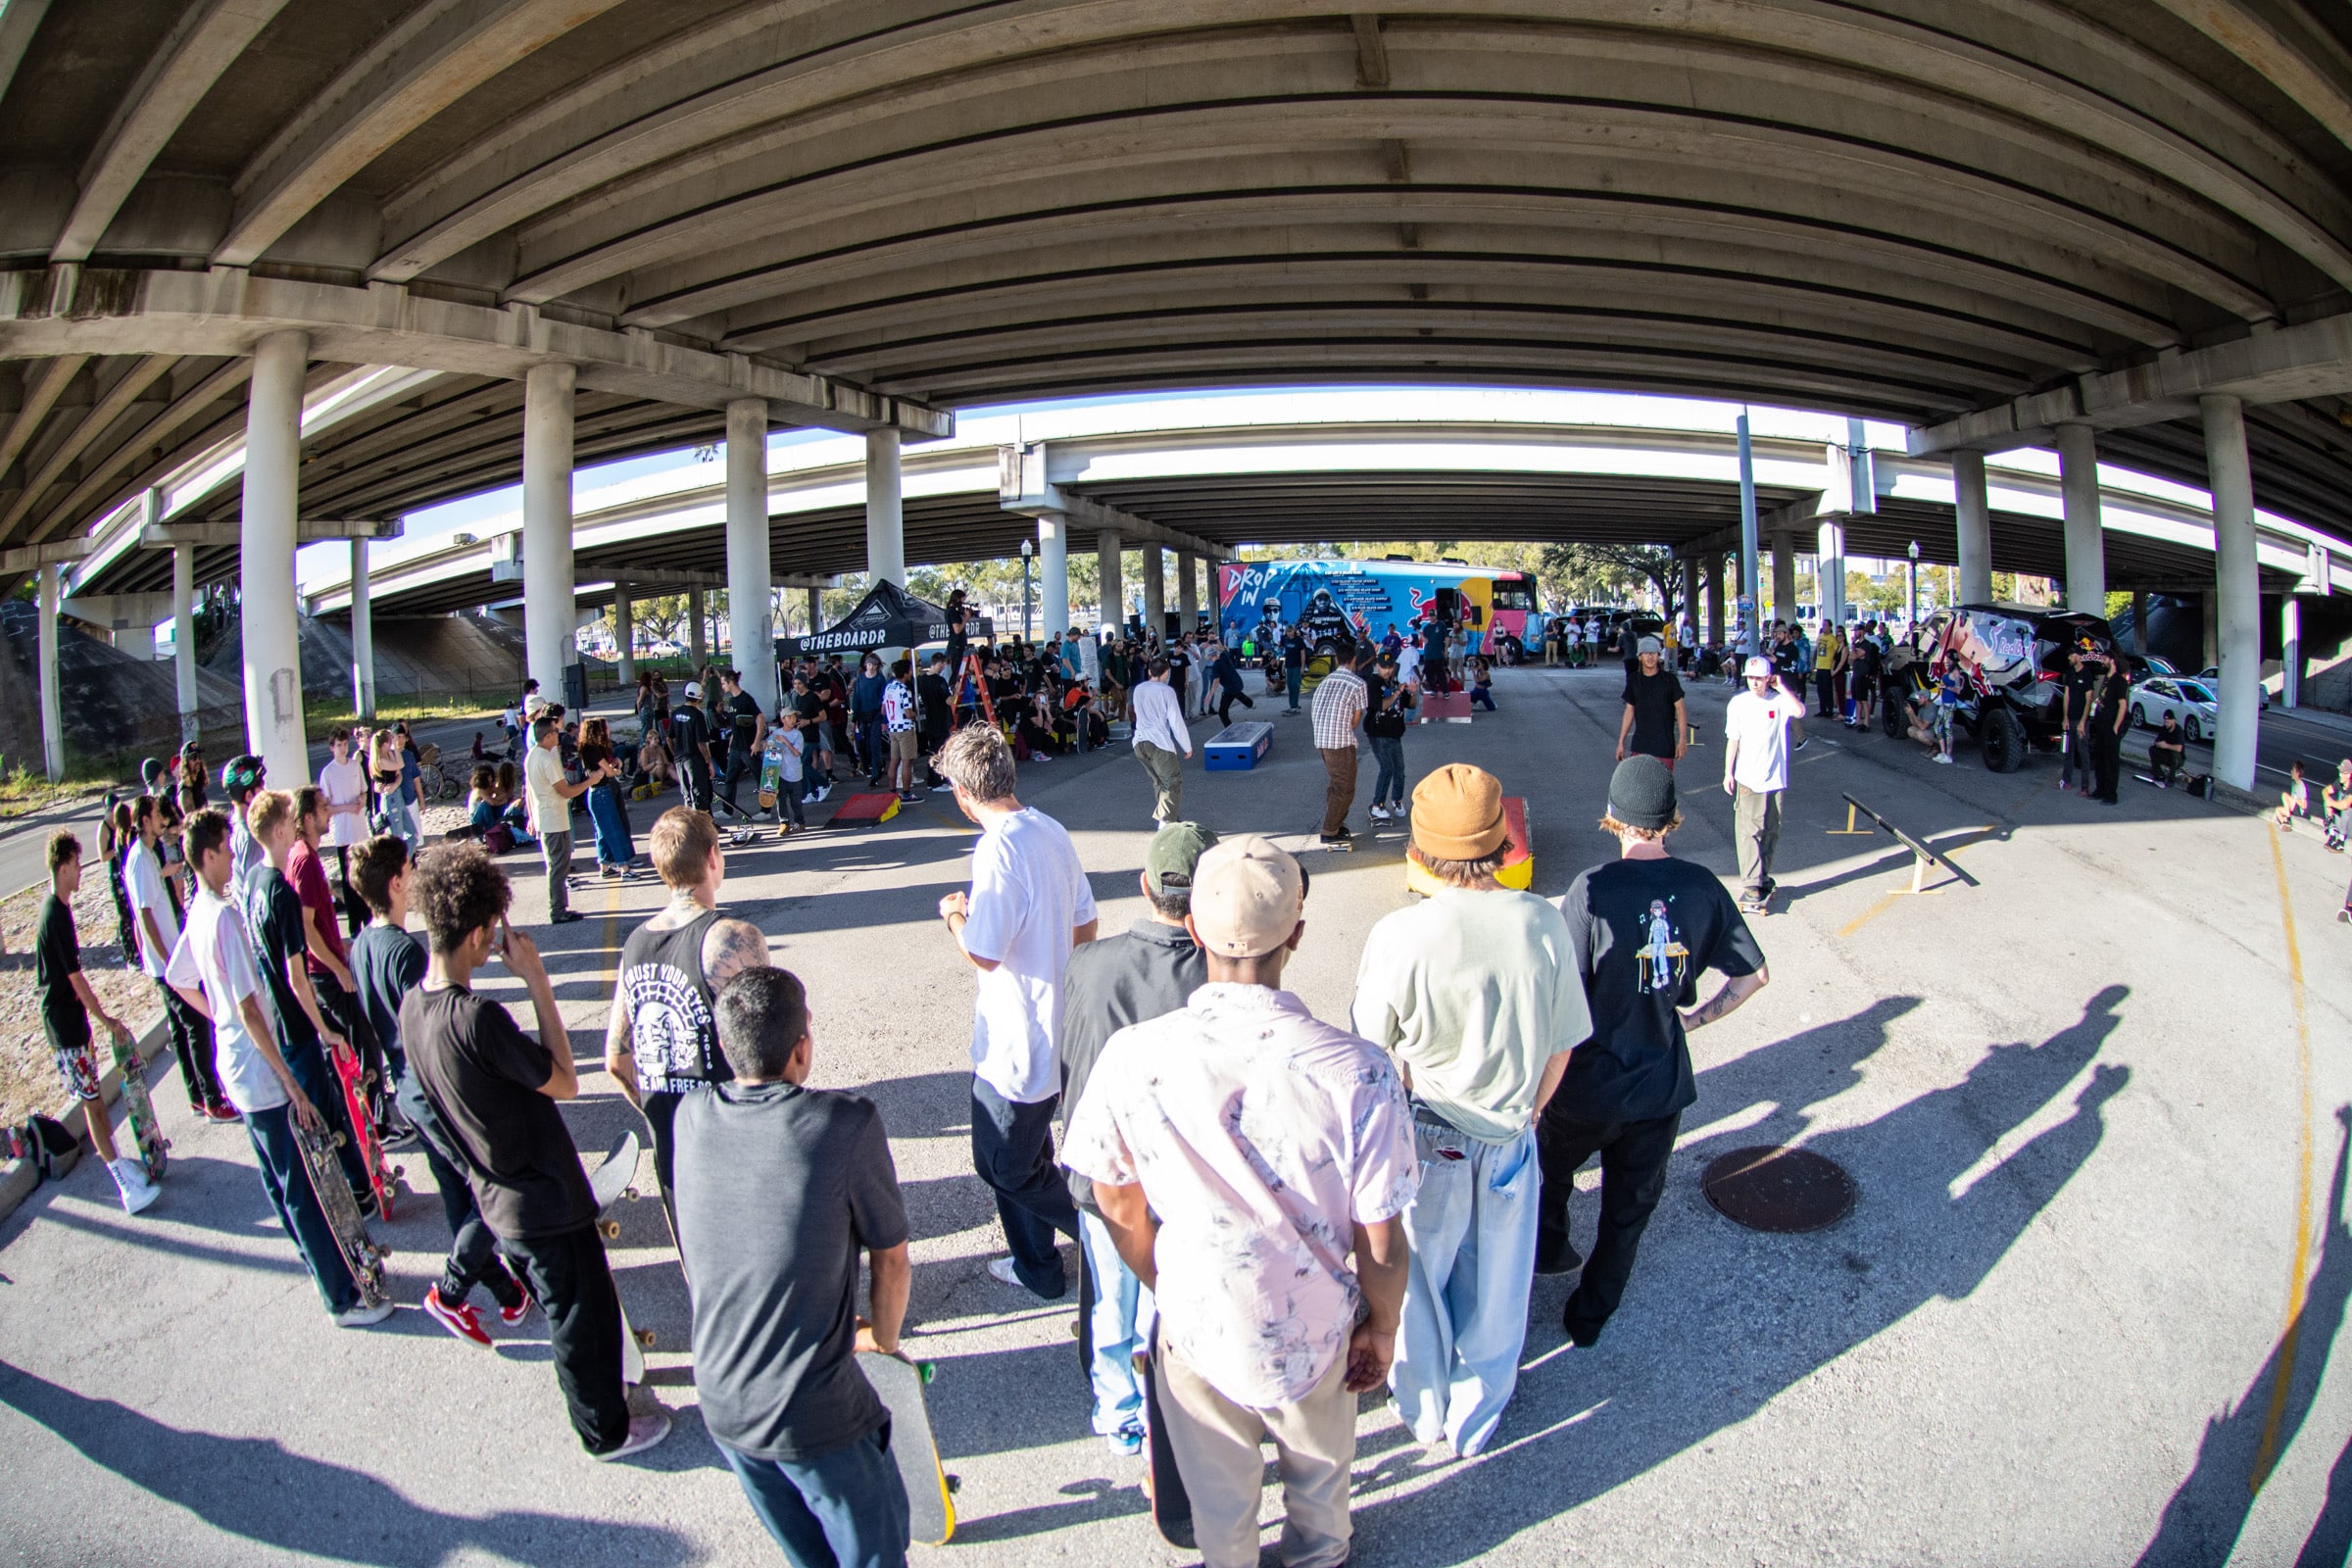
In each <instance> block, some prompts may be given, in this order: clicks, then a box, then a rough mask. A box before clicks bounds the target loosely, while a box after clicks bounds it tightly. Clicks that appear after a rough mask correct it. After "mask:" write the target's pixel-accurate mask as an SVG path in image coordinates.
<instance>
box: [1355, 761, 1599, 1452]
mask: <svg viewBox="0 0 2352 1568" xmlns="http://www.w3.org/2000/svg"><path fill="white" fill-rule="evenodd" d="M1412 821H1413V842H1412V847H1411V848H1410V849H1409V850H1408V851H1407V852H1406V853H1407V854H1409V855H1411V856H1412V858H1414V859H1416V860H1418V861H1420V862H1421V864H1422V865H1424V866H1425V867H1427V868H1428V869H1429V871H1430V872H1431V873H1432V874H1433V875H1435V876H1436V877H1437V879H1438V880H1439V881H1440V882H1441V883H1443V884H1444V887H1443V888H1442V890H1441V891H1440V892H1439V893H1438V894H1437V896H1436V897H1434V898H1432V899H1430V900H1428V901H1427V902H1425V903H1422V904H1418V905H1412V906H1409V907H1405V908H1402V909H1398V910H1397V911H1396V912H1395V913H1393V914H1390V915H1388V916H1386V917H1385V918H1383V919H1382V920H1381V922H1380V923H1379V924H1378V925H1376V926H1374V927H1373V928H1372V934H1371V936H1370V937H1369V938H1367V939H1366V941H1365V943H1364V956H1363V960H1362V962H1361V963H1360V964H1359V965H1358V967H1357V970H1356V976H1355V1008H1354V1022H1355V1032H1356V1033H1357V1034H1360V1035H1362V1036H1363V1037H1364V1038H1365V1039H1366V1040H1369V1041H1371V1042H1372V1043H1373V1044H1374V1045H1376V1046H1379V1047H1382V1048H1383V1049H1384V1050H1386V1051H1388V1052H1389V1053H1390V1054H1392V1055H1394V1056H1395V1057H1396V1058H1397V1063H1398V1065H1399V1066H1400V1067H1401V1068H1402V1069H1403V1072H1404V1080H1405V1085H1406V1087H1407V1089H1408V1090H1409V1091H1410V1094H1411V1097H1412V1107H1413V1136H1414V1140H1415V1142H1416V1144H1417V1145H1418V1148H1419V1152H1420V1160H1421V1169H1422V1172H1423V1175H1422V1178H1421V1191H1420V1195H1419V1196H1418V1197H1416V1198H1415V1199H1414V1200H1413V1204H1412V1207H1411V1208H1409V1209H1407V1210H1406V1211H1405V1216H1404V1224H1405V1235H1406V1238H1407V1240H1408V1242H1409V1243H1410V1245H1411V1250H1412V1272H1411V1276H1410V1279H1409V1282H1408V1284H1407V1286H1406V1290H1405V1299H1404V1332H1403V1334H1402V1336H1401V1337H1400V1338H1399V1339H1398V1341H1397V1364H1396V1366H1395V1368H1394V1369H1393V1370H1392V1371H1391V1373H1390V1375H1389V1387H1390V1389H1391V1390H1392V1391H1393V1392H1394V1394H1395V1396H1396V1399H1397V1413H1398V1415H1399V1416H1400V1417H1401V1418H1402V1419H1403V1421H1404V1424H1405V1425H1406V1426H1407V1427H1409V1428H1411V1429H1412V1433H1413V1436H1414V1437H1415V1438H1417V1439H1418V1440H1419V1441H1421V1442H1422V1443H1425V1444H1437V1443H1440V1442H1443V1443H1446V1444H1448V1445H1450V1446H1452V1448H1453V1451H1454V1452H1455V1453H1456V1454H1457V1455H1460V1456H1462V1457H1465V1458H1467V1457H1468V1456H1470V1455H1472V1454H1475V1453H1477V1452H1479V1451H1480V1450H1481V1449H1482V1448H1484V1447H1485V1446H1487V1442H1488V1440H1489V1439H1490V1438H1492V1437H1493V1436H1494V1433H1495V1425H1496V1424H1497V1423H1498V1422H1499V1421H1500V1420H1501V1419H1502V1411H1503V1406H1504V1405H1506V1404H1507V1403H1509V1402H1510V1397H1511V1391H1512V1389H1513V1387H1515V1385H1516V1384H1517V1381H1518V1375H1519V1351H1520V1349H1521V1347H1522V1346H1523V1344H1524V1342H1525V1341H1526V1338H1527V1293H1528V1286H1529V1283H1530V1281H1531V1280H1532V1278H1533V1276H1534V1273H1535V1263H1536V1197H1537V1193H1538V1190H1539V1185H1540V1184H1539V1181H1538V1177H1537V1162H1536V1137H1535V1118H1536V1116H1537V1114H1538V1113H1539V1112H1540V1111H1541V1110H1542V1109H1543V1108H1544V1102H1545V1101H1546V1100H1548V1099H1549V1098H1550V1096H1551V1092H1552V1089H1553V1087H1554V1086H1555V1085H1557V1084H1558V1082H1559V1081H1560V1074H1561V1073H1562V1072H1563V1071H1564V1070H1565V1069H1566V1067H1567V1065H1568V1054H1569V1053H1570V1052H1572V1051H1574V1050H1575V1049H1576V1048H1577V1047H1578V1046H1579V1045H1581V1044H1583V1042H1584V1040H1585V1038H1586V1036H1588V1035H1589V1034H1591V1033H1592V1019H1591V1017H1590V1016H1589V1015H1588V1014H1587V1012H1586V1010H1585V988H1584V982H1583V979H1582V977H1581V976H1580V974H1579V973H1578V970H1577V963H1576V950H1575V947H1574V945H1573V944H1572V943H1571V942H1570V941H1569V936H1568V922H1567V920H1566V919H1565V918H1563V917H1562V915H1561V914H1560V911H1559V910H1558V909H1556V908H1554V907H1552V906H1551V905H1550V904H1549V903H1547V902H1545V901H1544V900H1543V899H1540V898H1538V897H1536V896H1535V895H1534V894H1532V893H1521V892H1517V891H1514V890H1513V889H1510V888H1505V887H1503V886H1501V885H1500V884H1498V883H1497V882H1496V881H1495V871H1496V870H1497V869H1499V868H1500V867H1501V865H1502V859H1503V857H1504V856H1505V855H1507V854H1509V853H1510V849H1511V845H1510V839H1509V836H1508V834H1507V833H1506V832H1505V829H1504V823H1503V815H1502V785H1501V783H1500V782H1499V781H1498V780H1496V779H1495V775H1494V774H1492V773H1489V772H1487V771H1486V770H1485V769H1483V768H1477V767H1472V766H1470V765H1469V764H1468V763H1466V762H1448V763H1447V764H1446V765H1445V766H1444V767H1441V768H1439V769H1438V770H1437V771H1436V772H1434V773H1432V774H1430V775H1429V776H1428V777H1427V778H1425V779H1423V780H1422V781H1421V783H1420V785H1419V787H1418V788H1416V789H1415V790H1414V791H1413V817H1412Z"/></svg>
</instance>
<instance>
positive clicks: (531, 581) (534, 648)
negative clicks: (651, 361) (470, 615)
mask: <svg viewBox="0 0 2352 1568" xmlns="http://www.w3.org/2000/svg"><path fill="white" fill-rule="evenodd" d="M577 374H578V372H577V370H576V369H575V368H573V367H571V366H568V365H534V366H532V367H531V370H530V373H529V375H528V376H526V377H525V378H524V380H523V383H522V635H523V655H524V665H525V669H526V672H527V673H528V674H529V675H530V677H531V678H532V679H533V680H535V681H537V682H538V683H539V693H540V695H541V696H542V697H544V698H546V699H547V700H548V701H549V702H551V703H558V702H562V701H563V700H564V665H565V664H567V663H569V662H571V661H570V659H569V658H567V657H566V656H567V654H568V652H569V650H570V646H571V641H572V637H573V634H574V630H575V628H574V626H573V624H572V620H573V614H574V611H573V608H572V578H571V394H572V387H573V384H574V381H575V378H576V377H577Z"/></svg>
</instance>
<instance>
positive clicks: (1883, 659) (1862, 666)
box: [1846, 620, 1887, 729]
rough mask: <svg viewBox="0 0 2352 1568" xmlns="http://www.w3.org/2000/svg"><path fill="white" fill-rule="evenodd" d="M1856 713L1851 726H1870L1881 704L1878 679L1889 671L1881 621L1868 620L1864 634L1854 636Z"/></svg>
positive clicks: (1863, 628)
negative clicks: (1873, 715) (1880, 633)
mask: <svg viewBox="0 0 2352 1568" xmlns="http://www.w3.org/2000/svg"><path fill="white" fill-rule="evenodd" d="M1853 657H1854V672H1853V683H1852V684H1853V694H1854V716H1853V718H1852V719H1851V720H1849V721H1848V722H1847V724H1846V728H1848V729H1868V728H1870V721H1871V714H1872V711H1873V710H1875V709H1876V708H1877V707H1878V701H1879V681H1880V679H1881V677H1882V676H1884V675H1885V674H1886V672H1887V655H1886V654H1885V653H1884V652H1882V651H1881V649H1880V648H1879V623H1878V622H1877V621H1875V620H1866V621H1864V622H1863V623H1862V632H1861V635H1860V636H1858V637H1856V638H1855V639H1854V656H1853Z"/></svg>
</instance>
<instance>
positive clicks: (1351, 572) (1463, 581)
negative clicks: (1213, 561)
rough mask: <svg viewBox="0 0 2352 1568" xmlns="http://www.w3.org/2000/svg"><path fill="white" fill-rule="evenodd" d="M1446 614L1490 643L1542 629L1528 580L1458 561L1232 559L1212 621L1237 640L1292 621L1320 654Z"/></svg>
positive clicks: (1524, 638) (1529, 644)
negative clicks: (1271, 626)
mask: <svg viewBox="0 0 2352 1568" xmlns="http://www.w3.org/2000/svg"><path fill="white" fill-rule="evenodd" d="M1440 615H1443V616H1444V617H1445V618H1446V619H1448V620H1450V621H1452V622H1453V624H1454V625H1456V626H1459V627H1460V628H1462V630H1463V631H1465V632H1468V633H1474V634H1476V635H1477V637H1478V643H1477V647H1478V648H1479V649H1480V650H1481V651H1482V652H1491V651H1492V650H1493V649H1494V648H1495V642H1496V640H1497V639H1498V638H1502V637H1510V638H1514V639H1517V640H1519V642H1520V646H1521V648H1522V650H1523V651H1532V650H1533V647H1534V642H1533V639H1535V638H1537V637H1539V636H1540V635H1541V634H1542V625H1543V617H1542V616H1541V615H1539V614H1538V613H1536V584H1535V579H1534V578H1532V577H1530V576H1528V575H1527V574H1526V573H1525V572H1519V571H1502V570H1497V569H1495V567H1492V566H1473V565H1471V564H1468V563H1466V562H1460V561H1411V560H1407V559H1405V558H1403V557H1401V556H1390V557H1387V558H1385V559H1383V560H1379V561H1344V560H1327V561H1237V562H1229V563H1226V564H1222V565H1220V566H1218V567H1217V630H1218V635H1219V636H1220V637H1222V638H1223V639H1224V640H1225V641H1226V642H1228V643H1231V644H1233V645H1235V646H1236V647H1239V646H1240V645H1241V644H1242V643H1243V642H1245V641H1246V640H1249V639H1251V638H1255V639H1257V640H1258V641H1260V642H1261V643H1262V642H1263V641H1265V640H1266V638H1265V635H1264V634H1263V633H1261V632H1260V630H1259V628H1260V627H1264V626H1268V625H1276V626H1289V625H1296V626H1298V627H1299V629H1300V630H1301V631H1303V632H1305V634H1306V636H1307V646H1308V648H1309V650H1310V651H1311V652H1313V653H1314V654H1317V655H1321V656H1323V657H1326V658H1328V657H1330V656H1332V655H1334V654H1337V653H1339V652H1340V651H1341V650H1342V649H1343V648H1345V647H1347V646H1348V644H1350V643H1356V642H1379V641H1381V640H1382V639H1383V638H1385V637H1387V636H1388V634H1389V633H1390V632H1392V631H1394V632H1396V633H1397V635H1398V636H1400V637H1405V638H1410V637H1411V636H1413V634H1414V633H1415V632H1417V631H1418V630H1419V629H1420V628H1421V625H1422V623H1423V622H1424V621H1426V620H1429V619H1432V618H1436V617H1438V616H1440Z"/></svg>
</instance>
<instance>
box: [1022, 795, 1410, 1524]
mask: <svg viewBox="0 0 2352 1568" xmlns="http://www.w3.org/2000/svg"><path fill="white" fill-rule="evenodd" d="M1305 902H1306V874H1305V873H1304V872H1303V871H1301V870H1300V869H1299V862H1298V861H1297V860H1295V859H1293V858H1291V857H1290V856H1289V855H1288V854H1286V853H1285V852H1284V851H1282V850H1280V849H1278V848H1276V847H1275V845H1274V844H1273V843H1272V842H1271V841H1270V840H1268V839H1265V838H1262V837H1259V836H1257V835H1255V834H1250V835H1247V836H1244V837H1241V838H1231V839H1224V840H1221V841H1220V842H1219V843H1218V844H1217V845H1216V847H1215V848H1213V849H1211V850H1209V851H1207V852H1206V853H1205V854H1203V855H1202V856H1201V858H1200V860H1199V862H1198V863H1197V864H1196V865H1195V867H1194V871H1193V903H1192V912H1191V914H1190V915H1189V916H1188V917H1187V925H1188V927H1189V929H1190V930H1191V931H1192V933H1193V938H1194V940H1195V941H1197V942H1198V943H1199V944H1200V945H1201V949H1202V950H1203V952H1204V953H1205V955H1206V957H1207V969H1208V981H1207V983H1206V984H1205V985H1203V986H1201V988H1200V989H1199V990H1198V991H1195V992H1194V993H1193V995H1192V1000H1191V1001H1190V1002H1188V1003H1187V1004H1186V1005H1184V1007H1183V1008H1182V1009H1180V1010H1178V1011H1175V1012H1171V1013H1168V1014H1166V1015H1164V1016H1162V1017H1158V1018H1153V1019H1152V1020H1150V1021H1148V1022H1145V1023H1139V1024H1135V1025H1132V1026H1131V1027H1129V1028H1125V1029H1122V1030H1120V1031H1119V1032H1118V1033H1117V1034H1115V1035H1113V1036H1111V1037H1110V1039H1109V1041H1108V1042H1106V1043H1105V1044H1104V1046H1103V1055H1102V1058H1101V1059H1100V1060H1099V1061H1098V1062H1097V1063H1096V1066H1095V1071H1094V1076H1093V1078H1092V1080H1091V1081H1090V1083H1089V1085H1088V1088H1087V1092H1086V1099H1085V1102H1084V1103H1082V1104H1080V1105H1079V1107H1078V1112H1077V1115H1076V1117H1075V1118H1074V1119H1073V1120H1072V1121H1071V1124H1070V1136H1069V1143H1068V1146H1067V1147H1066V1148H1065V1149H1064V1150H1063V1152H1062V1161H1063V1163H1064V1164H1066V1165H1068V1166H1069V1168H1070V1169H1072V1170H1074V1171H1076V1172H1078V1173H1079V1174H1080V1175H1083V1176H1085V1177H1087V1178H1088V1179H1089V1180H1091V1181H1092V1182H1093V1183H1094V1195H1095V1201H1096V1204H1097V1206H1098V1207H1099V1208H1100V1209H1101V1210H1102V1214H1103V1223H1104V1224H1105V1225H1106V1226H1107V1227H1108V1228H1109V1230H1110V1233H1111V1237H1112V1240H1113V1241H1114V1242H1115V1243H1116V1244H1117V1247H1118V1250H1119V1255H1120V1256H1121V1257H1122V1258H1124V1259H1125V1260H1126V1263H1127V1266H1128V1267H1129V1268H1130V1269H1132V1270H1134V1272H1135V1275H1136V1278H1137V1279H1138V1280H1140V1281H1141V1282H1142V1283H1143V1285H1144V1287H1145V1288H1146V1289H1147V1290H1150V1291H1151V1292H1152V1294H1153V1297H1154V1299H1155V1300H1156V1301H1157V1304H1158V1309H1159V1323H1158V1329H1157V1333H1156V1336H1155V1338H1156V1348H1155V1351H1154V1353H1153V1355H1152V1377H1153V1378H1154V1379H1155V1380H1156V1384H1155V1392H1156V1393H1157V1395H1158V1398H1159V1405H1160V1411H1161V1414H1162V1415H1163V1417H1164V1418H1165V1420H1166V1423H1167V1435H1168V1442H1169V1445H1170V1446H1171V1447H1172V1448H1173V1449H1174V1450H1175V1454H1176V1465H1177V1468H1178V1470H1179V1471H1180V1472H1181V1473H1182V1474H1183V1477H1184V1485H1185V1490H1186V1491H1187V1492H1188V1493H1190V1494H1191V1496H1192V1504H1193V1529H1194V1532H1195V1534H1196V1536H1197V1538H1198V1541H1199V1544H1200V1547H1201V1560H1202V1561H1203V1562H1204V1563H1205V1564H1206V1565H1207V1568H1256V1563H1257V1560H1258V1551H1257V1510H1258V1500H1259V1495H1260V1493H1261V1491H1262V1490H1263V1485H1264V1470H1265V1461H1264V1459H1263V1457H1262V1456H1261V1455H1260V1453H1259V1449H1258V1446H1259V1444H1260V1443H1261V1442H1264V1441H1266V1440H1268V1439H1271V1440H1272V1442H1273V1444H1274V1447H1275V1452H1276V1455H1277V1461H1278V1464H1279V1466H1280V1469H1281V1473H1282V1491H1283V1510H1284V1513H1285V1515H1286V1518H1285V1521H1284V1524H1283V1532H1282V1548H1281V1549H1282V1561H1283V1563H1284V1564H1285V1568H1336V1565H1338V1564H1340V1563H1344V1562H1346V1561H1347V1560H1348V1543H1349V1541H1350V1539H1351V1538H1352V1526H1351V1525H1350V1523H1349V1520H1348V1466H1349V1465H1350V1464H1351V1463H1352V1462H1353V1460H1354V1457H1355V1397H1356V1395H1358V1394H1361V1393H1365V1392H1368V1391H1370V1390H1372V1389H1375V1388H1378V1387H1379V1386H1380V1384H1381V1381H1382V1380H1383V1379H1384V1378H1386V1377H1387V1376H1388V1372H1389V1366H1390V1363H1391V1361H1392V1360H1393V1359H1394V1358H1395V1354H1396V1346H1397V1319H1398V1313H1399V1311H1400V1309H1401V1306H1402V1303H1403V1299H1404V1291H1405V1275H1406V1271H1407V1267H1408V1264H1407V1259H1406V1245H1405V1232H1404V1219H1403V1215H1404V1211H1405V1209H1406V1208H1407V1207H1408V1206H1410V1204H1411V1203H1412V1201H1413V1195H1414V1193H1415V1192H1416V1191H1417V1190H1418V1189H1419V1186H1420V1180H1421V1173H1420V1162H1419V1159H1418V1156H1417V1155H1416V1153H1415V1151H1414V1146H1413V1130H1412V1112H1411V1111H1410V1109H1409V1108H1408V1107H1407V1106H1406V1104H1405V1099H1404V1086H1403V1084H1402V1083H1401V1082H1399V1081H1398V1079H1397V1069H1396V1068H1395V1067H1394V1066H1393V1065H1391V1064H1390V1061H1389V1058H1388V1057H1387V1056H1386V1055H1385V1054H1383V1053H1382V1052H1381V1051H1380V1050H1379V1048H1378V1047H1376V1046H1374V1045H1372V1044H1371V1043H1370V1042H1369V1041H1365V1040H1361V1039H1358V1038H1357V1037H1356V1036H1354V1035H1351V1034H1349V1033H1348V1032H1347V1031H1346V1030H1344V1029H1338V1028H1334V1027H1333V1026H1332V1025H1330V1024H1327V1023H1322V1022H1320V1021H1318V1020H1317V1019H1316V1018H1315V1017H1314V1015H1313V1014H1311V1013H1310V1012H1308V1011H1307V1009H1306V1004H1305V1003H1303V1002H1301V1001H1299V998H1298V997H1296V996H1294V995H1292V994H1291V993H1290V992H1288V991H1285V990H1283V989H1282V988H1281V987H1282V971H1283V967H1284V964H1285V962H1286V960H1287V959H1288V958H1289V957H1290V956H1291V954H1292V953H1293V952H1295V951H1297V949H1298V947H1299V940H1300V938H1302V937H1303V936H1304V935H1305V933H1306V925H1305V922H1304V920H1303V918H1302V911H1303V909H1304V907H1305Z"/></svg>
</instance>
